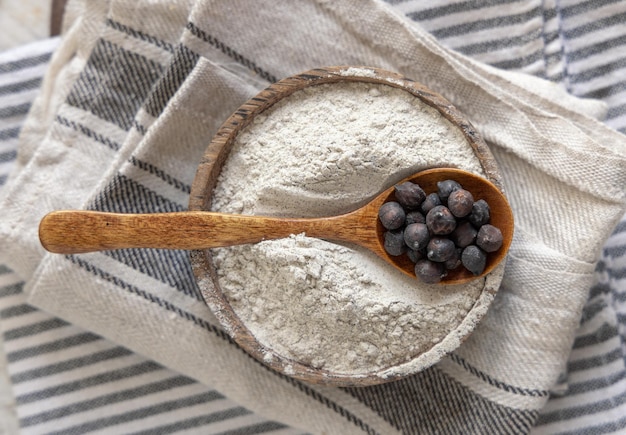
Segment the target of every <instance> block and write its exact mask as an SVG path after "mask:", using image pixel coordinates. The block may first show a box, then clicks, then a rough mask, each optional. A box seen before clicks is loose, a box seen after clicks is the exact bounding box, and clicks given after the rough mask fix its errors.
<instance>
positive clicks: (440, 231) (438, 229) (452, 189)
mask: <svg viewBox="0 0 626 435" xmlns="http://www.w3.org/2000/svg"><path fill="white" fill-rule="evenodd" d="M378 217H379V219H380V222H381V224H382V225H383V227H384V228H385V229H386V231H385V233H384V238H385V241H384V246H385V251H387V253H388V254H389V255H391V256H400V255H407V256H408V257H409V258H410V259H411V261H412V262H413V263H414V264H415V275H416V276H417V277H418V278H419V279H420V280H421V281H423V282H425V283H429V284H434V283H438V282H439V281H441V280H442V279H443V278H444V277H445V276H446V275H447V274H448V271H449V270H453V269H456V268H457V267H465V268H466V269H467V270H469V271H470V272H471V273H472V274H474V275H475V276H478V275H480V274H482V273H483V271H484V270H485V265H486V262H487V255H488V254H489V253H491V252H495V251H497V250H498V249H500V247H501V246H502V233H501V232H500V230H499V229H498V228H496V227H495V226H493V225H491V224H490V223H489V218H490V211H489V204H487V202H486V201H485V200H484V199H479V200H477V201H474V197H473V196H472V194H471V192H469V191H467V190H465V189H463V187H462V186H461V185H460V184H459V183H458V182H456V181H454V180H443V181H439V182H438V183H437V192H433V193H430V194H426V193H425V192H424V190H423V189H422V188H421V187H420V186H419V185H418V184H416V183H412V182H410V181H407V182H404V183H401V184H398V185H396V186H395V201H389V202H386V203H384V204H383V205H382V206H381V207H380V210H379V212H378Z"/></svg>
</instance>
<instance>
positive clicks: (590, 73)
mask: <svg viewBox="0 0 626 435" xmlns="http://www.w3.org/2000/svg"><path fill="white" fill-rule="evenodd" d="M620 70H622V71H620ZM606 75H626V57H624V58H622V59H618V60H616V61H613V62H610V63H605V64H602V65H599V66H596V67H594V68H589V69H586V70H585V71H582V72H579V73H576V74H570V75H569V78H570V82H571V83H576V84H577V83H582V82H588V81H589V80H593V79H596V78H598V77H601V76H606Z"/></svg>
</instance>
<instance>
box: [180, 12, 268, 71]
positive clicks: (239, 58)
mask: <svg viewBox="0 0 626 435" xmlns="http://www.w3.org/2000/svg"><path fill="white" fill-rule="evenodd" d="M187 30H189V32H190V33H191V34H192V35H194V36H195V37H197V38H200V39H202V40H203V41H204V42H207V43H208V44H209V45H211V46H213V47H215V48H217V49H218V50H220V51H221V52H222V53H224V54H225V55H226V56H228V57H230V58H231V59H233V60H235V61H236V62H238V63H240V64H241V65H243V66H245V67H246V68H248V69H250V70H251V71H254V72H255V73H257V74H258V75H259V77H261V78H262V79H264V80H267V81H268V82H270V83H274V82H276V81H277V80H276V77H275V76H274V75H273V74H270V73H269V72H267V71H265V70H264V69H263V68H261V67H259V66H258V65H257V64H256V63H255V62H254V61H252V60H251V59H248V58H247V57H245V56H243V55H242V54H240V53H239V52H238V51H236V50H234V49H233V48H231V47H230V46H229V45H227V44H225V43H224V42H223V41H221V40H219V39H217V38H216V37H214V36H213V35H210V34H208V33H207V32H205V31H204V30H202V29H201V28H200V27H198V26H196V25H195V24H194V23H191V22H189V23H187Z"/></svg>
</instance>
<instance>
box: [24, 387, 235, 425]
mask: <svg viewBox="0 0 626 435" xmlns="http://www.w3.org/2000/svg"><path fill="white" fill-rule="evenodd" d="M193 383H194V381H193V380H191V379H190V378H187V377H184V376H176V377H173V378H169V379H165V380H163V381H159V382H153V383H150V384H145V385H141V386H139V387H137V388H131V389H125V390H118V391H116V392H115V393H111V394H106V395H103V396H99V397H96V398H94V399H90V400H83V401H81V402H79V403H73V404H71V405H67V406H63V407H60V408H55V409H51V410H49V411H45V412H42V413H40V414H35V415H30V416H28V417H25V418H23V419H21V420H20V425H21V426H22V427H27V426H34V425H37V424H41V423H46V422H49V421H53V420H57V419H59V418H63V417H66V416H68V415H72V414H78V413H81V412H86V411H90V410H92V409H97V408H100V407H102V406H109V405H112V404H115V403H120V402H125V401H128V400H134V399H137V398H140V397H142V398H143V397H145V396H149V395H151V394H156V393H160V392H163V391H170V390H172V389H175V388H180V387H184V386H186V385H191V384H193ZM207 394H211V395H212V396H215V397H213V398H212V399H211V400H215V399H222V398H223V396H221V395H220V394H219V393H217V392H215V391H211V392H210V393H207ZM135 412H136V411H135ZM114 418H115V419H116V421H117V419H119V418H120V416H119V415H118V416H115V417H114ZM102 423H103V420H102V419H98V420H95V421H92V422H89V423H84V424H82V425H79V427H80V428H83V429H85V426H86V425H89V426H90V430H95V429H97V428H99V426H101V425H102ZM73 429H74V430H77V429H78V428H77V427H76V426H74V427H73Z"/></svg>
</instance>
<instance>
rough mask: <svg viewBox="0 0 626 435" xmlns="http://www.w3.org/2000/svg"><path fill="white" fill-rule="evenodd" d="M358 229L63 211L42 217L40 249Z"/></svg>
mask: <svg viewBox="0 0 626 435" xmlns="http://www.w3.org/2000/svg"><path fill="white" fill-rule="evenodd" d="M344 216H345V215H344ZM357 227H358V222H354V223H351V222H350V219H344V218H342V216H335V217H329V218H314V219H313V218H312V219H288V218H287V219H286V218H273V217H263V216H250V215H237V214H225V213H213V212H204V211H186V212H176V213H149V214H124V213H105V212H96V211H82V210H81V211H79V210H62V211H55V212H52V213H49V214H48V215H46V216H45V217H44V218H43V219H42V221H41V223H40V225H39V239H40V241H41V244H42V245H43V246H44V248H46V249H47V250H48V251H50V252H54V253H59V254H77V253H84V252H94V251H104V250H110V249H122V248H163V249H186V250H195V249H207V248H216V247H220V246H232V245H240V244H246V243H257V242H260V241H262V240H271V239H278V238H283V237H288V236H289V235H290V234H298V233H301V232H305V233H306V234H307V235H310V236H311V237H319V238H331V239H334V240H344V241H352V239H354V238H358V237H359V235H358V233H359V232H360V231H359V229H358V228H357ZM355 231H356V232H357V234H355Z"/></svg>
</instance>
